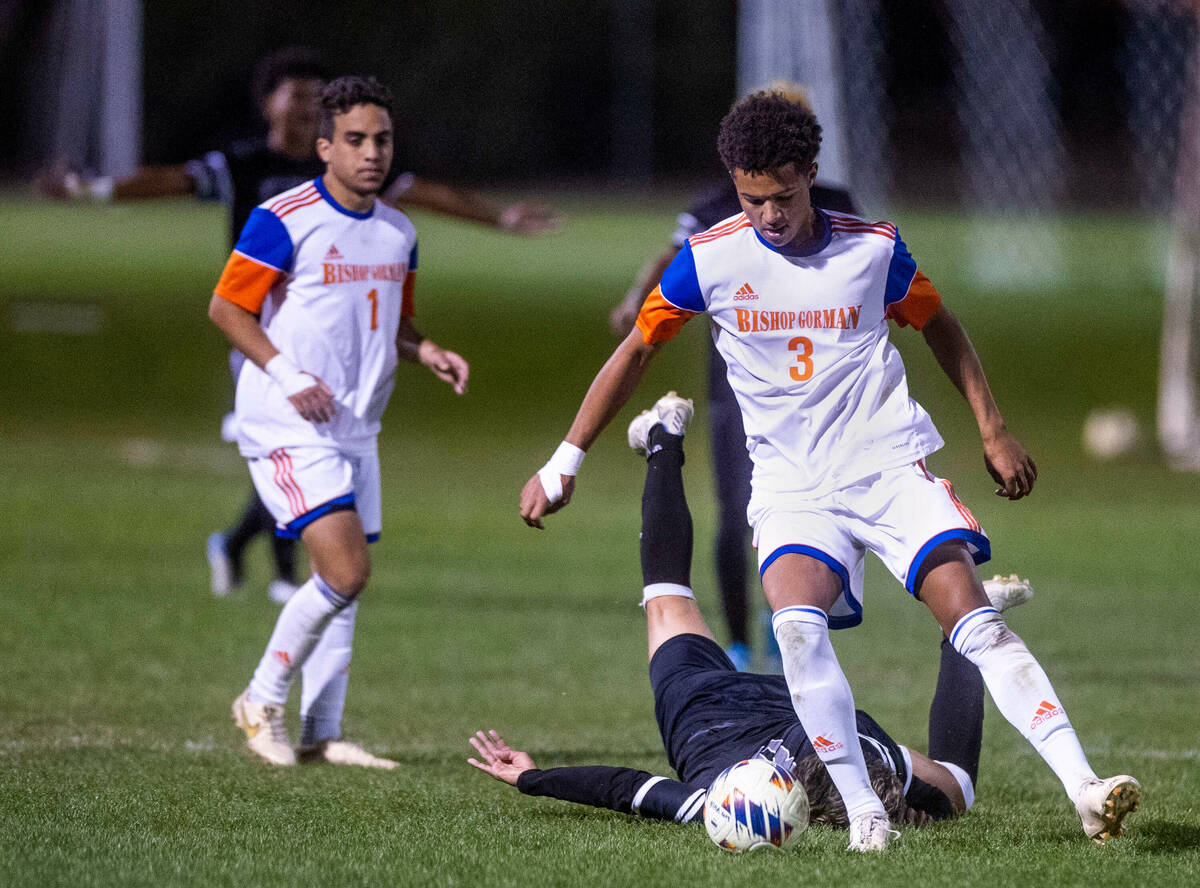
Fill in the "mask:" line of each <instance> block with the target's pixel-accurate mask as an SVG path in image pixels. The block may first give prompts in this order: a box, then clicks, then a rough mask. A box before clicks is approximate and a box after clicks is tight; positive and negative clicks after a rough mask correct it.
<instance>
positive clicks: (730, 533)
mask: <svg viewBox="0 0 1200 888" xmlns="http://www.w3.org/2000/svg"><path fill="white" fill-rule="evenodd" d="M766 91H768V92H772V93H778V94H779V95H781V96H783V97H784V98H786V99H788V100H789V101H792V102H796V103H798V104H800V105H803V106H804V107H806V108H808V109H809V110H810V111H811V110H812V107H811V105H810V104H809V102H808V96H807V95H806V93H805V91H804V87H802V86H800V85H799V84H796V83H786V82H779V83H772V84H770V85H769V86H767V88H766ZM811 194H812V202H813V206H818V207H821V208H823V209H826V210H833V211H834V212H838V213H851V214H857V213H858V209H857V208H856V207H855V205H854V200H853V198H851V196H850V193H849V192H848V191H846V190H845V189H842V188H836V187H831V186H828V185H822V184H821V183H820V182H819V181H818V182H815V183H814V184H813V187H812V191H811ZM741 211H742V205H741V203H739V202H738V196H737V189H736V188H734V187H733V182H732V181H730V179H729V177H728V176H722V177H721V178H720V179H719V180H716V181H713V182H711V183H710V184H709V185H708V186H707V187H705V188H704V189H703V190H701V191H700V192H699V193H697V195H696V196H695V199H694V201H693V203H692V205H691V207H689V208H688V210H687V212H685V213H680V214H679V217H678V218H677V219H676V221H675V231H674V233H673V234H672V235H671V243H670V245H669V246H668V247H667V249H666V250H664V251H663V252H662V253H657V254H655V255H653V256H651V257H649V258H648V259H647V260H646V263H645V265H643V266H642V269H641V270H640V271H639V272H638V276H637V279H636V280H635V281H634V282H633V286H632V287H630V288H629V291H628V292H627V293H626V294H625V298H624V299H622V300H621V302H620V303H619V304H618V305H617V307H616V308H614V309H613V310H612V312H611V314H610V315H609V327H610V328H611V329H612V332H613V333H615V334H616V335H617V336H620V337H622V338H623V337H625V336H628V335H629V331H630V330H632V329H633V325H634V322H636V321H637V316H638V312H640V311H641V310H642V303H643V302H645V301H646V297H647V296H648V295H650V292H651V291H652V290H653V289H654V288H655V287H656V286H658V282H659V281H660V280H661V279H662V276H663V272H664V271H666V270H667V268H668V266H670V264H671V262H672V261H674V259H675V257H676V256H677V255H678V254H679V251H680V250H681V249H683V245H684V244H685V243H686V242H687V239H688V238H689V237H691V236H692V235H694V234H699V233H700V232H702V231H707V230H708V229H710V228H712V227H714V226H715V225H717V224H718V223H719V222H722V221H724V220H725V219H729V218H731V217H733V216H736V215H738V214H739V213H741ZM708 411H709V413H708V418H709V431H710V434H711V443H712V470H713V481H714V482H715V486H716V493H717V539H716V544H715V545H714V547H713V554H714V557H715V561H716V567H717V588H718V590H719V591H720V593H721V608H722V611H723V613H724V615H725V626H726V628H727V629H728V630H729V646H728V647H727V648H726V649H725V653H727V654H728V655H729V659H730V660H732V661H733V665H734V666H736V667H737V668H738V669H742V670H747V669H750V668H751V666H752V664H753V652H752V649H751V638H750V620H749V596H748V594H747V582H746V567H747V563H748V558H747V551H748V549H749V546H750V527H749V525H748V524H747V523H746V506H747V505H748V504H749V502H750V472H751V469H752V468H753V463H751V461H750V454H749V453H748V452H747V451H746V432H745V430H744V429H743V428H742V411H741V409H740V408H739V407H738V404H737V400H736V399H735V398H734V395H733V389H732V388H730V387H729V380H728V379H726V375H725V359H724V358H722V357H721V353H720V352H719V351H717V349H716V348H715V347H714V346H713V344H712V342H711V341H710V342H709V349H708ZM763 616H764V618H765V619H764V621H763V622H764V623H765V624H766V631H765V632H764V635H763V642H764V647H765V650H764V656H763V662H762V664H761V668H764V669H767V670H769V671H772V672H777V671H779V669H780V664H779V648H778V646H777V645H776V644H775V636H774V635H773V634H772V633H771V629H770V613H769V612H766V611H764V613H763Z"/></svg>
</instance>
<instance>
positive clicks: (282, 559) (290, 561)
mask: <svg viewBox="0 0 1200 888" xmlns="http://www.w3.org/2000/svg"><path fill="white" fill-rule="evenodd" d="M271 551H272V553H273V554H274V555H275V576H277V577H278V578H279V579H281V580H287V581H288V582H289V583H291V584H292V585H293V586H294V585H295V584H296V541H295V540H291V539H288V538H287V537H281V536H274V535H272V537H271Z"/></svg>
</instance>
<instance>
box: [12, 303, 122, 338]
mask: <svg viewBox="0 0 1200 888" xmlns="http://www.w3.org/2000/svg"><path fill="white" fill-rule="evenodd" d="M10 323H11V325H12V328H13V330H14V331H16V332H17V333H65V334H67V335H68V336H94V335H95V334H97V333H99V332H100V330H101V329H102V328H103V327H104V309H103V308H102V307H101V306H99V305H88V304H86V303H78V302H17V303H14V304H13V307H12V309H11V311H10Z"/></svg>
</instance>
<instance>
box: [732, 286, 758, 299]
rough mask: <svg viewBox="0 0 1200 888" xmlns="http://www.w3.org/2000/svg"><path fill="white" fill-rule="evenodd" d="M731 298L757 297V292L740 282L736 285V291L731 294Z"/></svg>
mask: <svg viewBox="0 0 1200 888" xmlns="http://www.w3.org/2000/svg"><path fill="white" fill-rule="evenodd" d="M733 298H734V299H737V300H743V299H757V298H758V294H757V293H755V292H754V288H753V287H751V286H750V285H749V284H742V285H741V286H740V287H738V291H737V292H736V293H734V294H733Z"/></svg>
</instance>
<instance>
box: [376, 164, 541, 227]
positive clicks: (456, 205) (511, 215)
mask: <svg viewBox="0 0 1200 888" xmlns="http://www.w3.org/2000/svg"><path fill="white" fill-rule="evenodd" d="M383 199H384V200H385V201H386V202H387V203H390V204H392V205H394V206H398V207H401V208H403V207H417V208H419V209H422V210H429V211H431V212H434V213H440V214H441V215H443V216H450V217H451V218H453V219H462V220H464V221H467V222H478V223H479V224H480V225H487V226H489V227H491V228H497V229H499V230H500V231H507V232H509V233H510V234H526V235H527V234H541V233H542V232H546V231H553V230H554V229H556V228H558V227H559V226H560V225H561V224H562V220H561V218H560V217H559V216H558V215H556V214H555V213H554V212H552V211H551V210H550V208H549V207H547V206H545V205H544V204H540V203H529V202H525V203H515V204H511V205H509V206H496V205H494V204H492V203H491V202H490V201H486V200H484V199H483V198H481V197H479V196H478V195H475V194H472V193H470V192H468V191H461V190H459V189H457V188H451V187H450V186H449V185H443V184H441V183H440V182H431V181H429V180H427V179H422V178H420V177H418V176H413V175H407V176H401V177H400V178H399V179H397V180H396V182H395V183H394V184H393V185H392V187H391V188H389V189H388V191H387V193H386V194H384V196H383Z"/></svg>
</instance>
